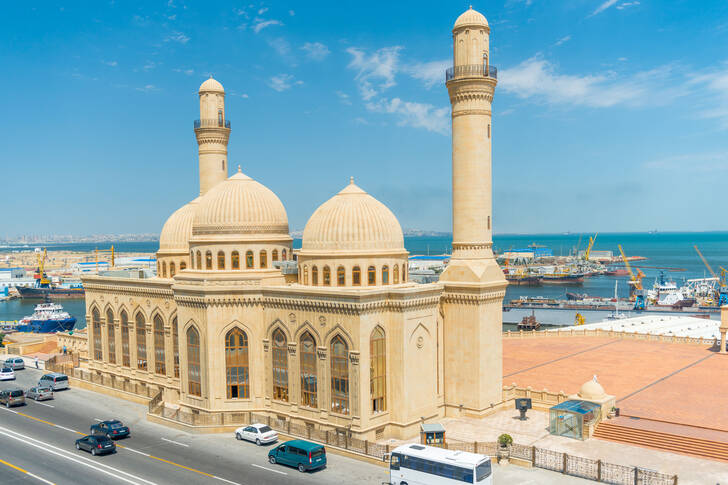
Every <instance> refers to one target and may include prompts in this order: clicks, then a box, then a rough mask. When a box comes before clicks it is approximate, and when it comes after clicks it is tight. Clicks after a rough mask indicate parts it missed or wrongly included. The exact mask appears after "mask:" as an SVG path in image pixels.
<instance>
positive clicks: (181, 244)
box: [159, 197, 200, 253]
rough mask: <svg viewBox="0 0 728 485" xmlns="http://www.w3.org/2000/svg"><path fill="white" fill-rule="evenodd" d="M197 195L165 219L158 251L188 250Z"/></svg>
mask: <svg viewBox="0 0 728 485" xmlns="http://www.w3.org/2000/svg"><path fill="white" fill-rule="evenodd" d="M199 199H200V198H199V197H198V198H197V199H195V200H193V201H192V202H189V203H188V204H185V205H183V206H182V207H180V208H179V209H177V210H176V211H174V213H172V215H171V216H169V219H167V222H165V223H164V227H162V232H161V233H160V235H159V249H160V251H181V252H185V253H186V252H187V251H189V242H190V238H191V237H192V220H193V219H194V216H195V206H196V205H197V203H198V201H199Z"/></svg>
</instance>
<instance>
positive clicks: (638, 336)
mask: <svg viewBox="0 0 728 485" xmlns="http://www.w3.org/2000/svg"><path fill="white" fill-rule="evenodd" d="M533 337H546V338H547V337H617V338H631V339H635V340H645V341H648V342H668V343H680V344H696V345H711V346H717V345H718V343H719V341H720V339H718V338H715V337H714V338H706V337H686V336H677V335H660V334H653V333H638V332H626V331H622V330H605V329H602V328H590V329H579V328H578V327H569V328H568V329H558V330H539V331H537V330H519V331H517V332H512V331H510V330H508V331H506V332H503V338H508V339H520V338H533Z"/></svg>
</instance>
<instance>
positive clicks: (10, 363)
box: [5, 357, 25, 370]
mask: <svg viewBox="0 0 728 485" xmlns="http://www.w3.org/2000/svg"><path fill="white" fill-rule="evenodd" d="M5 367H9V368H11V369H13V370H20V369H25V361H24V360H23V359H22V358H21V357H10V358H9V359H6V360H5Z"/></svg>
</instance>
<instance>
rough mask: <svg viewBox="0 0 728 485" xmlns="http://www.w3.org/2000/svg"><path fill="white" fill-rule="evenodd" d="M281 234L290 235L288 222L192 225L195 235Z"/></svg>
mask: <svg viewBox="0 0 728 485" xmlns="http://www.w3.org/2000/svg"><path fill="white" fill-rule="evenodd" d="M241 233H242V234H279V233H285V234H286V235H288V224H234V225H233V224H231V225H227V224H226V225H202V224H196V225H194V226H192V235H193V236H202V235H208V234H241Z"/></svg>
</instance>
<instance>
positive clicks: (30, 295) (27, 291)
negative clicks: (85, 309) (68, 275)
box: [16, 250, 85, 301]
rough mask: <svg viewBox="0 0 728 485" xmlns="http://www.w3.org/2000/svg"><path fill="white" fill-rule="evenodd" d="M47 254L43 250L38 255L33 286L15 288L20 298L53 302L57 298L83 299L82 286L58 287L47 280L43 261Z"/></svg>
mask: <svg viewBox="0 0 728 485" xmlns="http://www.w3.org/2000/svg"><path fill="white" fill-rule="evenodd" d="M46 255H47V252H46V250H43V252H42V253H40V252H39V254H38V270H37V271H36V273H35V275H34V276H33V277H34V278H35V285H33V286H32V287H29V288H24V287H17V288H16V289H17V290H18V294H19V295H20V298H22V299H26V300H32V299H36V300H44V301H48V300H54V299H58V298H83V297H84V295H85V291H84V289H83V287H82V286H80V285H79V286H60V285H55V284H53V283H52V282H51V280H50V279H48V275H47V274H46V273H45V270H44V268H45V260H46Z"/></svg>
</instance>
